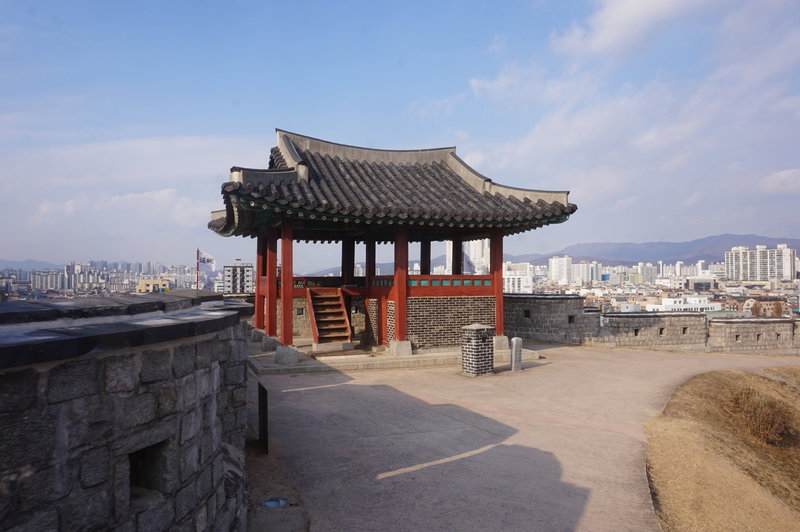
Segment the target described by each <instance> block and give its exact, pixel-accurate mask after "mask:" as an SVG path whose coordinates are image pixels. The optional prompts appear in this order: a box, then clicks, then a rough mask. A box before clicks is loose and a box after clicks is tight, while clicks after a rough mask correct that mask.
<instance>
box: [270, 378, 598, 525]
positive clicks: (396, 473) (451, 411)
mask: <svg viewBox="0 0 800 532" xmlns="http://www.w3.org/2000/svg"><path fill="white" fill-rule="evenodd" d="M409 377H410V378H413V374H412V373H411V372H410V375H409ZM348 381H349V377H347V376H346V375H344V374H341V373H335V372H332V373H326V374H319V375H313V374H306V375H302V376H298V377H292V376H277V375H276V376H269V377H263V378H262V382H265V383H266V384H267V388H268V390H269V430H270V436H271V438H273V441H274V442H275V444H276V445H274V447H275V449H274V453H275V454H277V455H279V456H277V460H279V461H280V462H281V465H282V466H283V467H284V469H285V471H286V474H287V476H288V479H289V480H290V482H291V484H292V485H293V487H294V488H296V490H297V492H298V495H299V497H301V498H302V505H303V507H304V510H305V512H307V517H308V521H307V522H306V523H305V524H304V525H303V526H307V525H308V524H310V529H311V530H556V529H558V530H572V529H575V528H576V526H577V524H578V522H579V520H580V518H581V515H582V514H583V511H584V508H585V505H586V502H587V498H588V495H589V490H588V489H586V488H583V487H579V486H575V485H573V484H570V483H568V482H564V481H563V480H562V478H561V476H562V468H561V465H560V464H559V462H558V460H556V459H555V457H554V456H553V455H552V454H551V453H547V452H543V451H539V450H537V449H534V448H530V447H526V446H521V445H516V444H513V443H509V441H508V440H509V438H512V437H513V436H514V434H515V433H516V430H515V429H513V428H512V427H509V426H507V425H505V424H503V423H499V422H497V421H495V420H493V419H491V418H488V417H486V416H483V415H480V414H477V413H475V412H472V411H470V410H467V409H465V408H462V407H460V406H457V405H452V404H429V403H427V402H425V401H422V400H420V399H418V398H415V397H413V396H410V395H408V394H405V393H403V392H400V391H398V390H397V389H395V388H393V387H390V386H386V385H360V384H359V385H356V384H351V383H348ZM273 511H274V510H273ZM298 523H300V521H298Z"/></svg>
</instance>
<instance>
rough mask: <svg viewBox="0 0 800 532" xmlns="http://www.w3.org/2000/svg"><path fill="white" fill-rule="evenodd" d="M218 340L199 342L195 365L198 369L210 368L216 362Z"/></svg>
mask: <svg viewBox="0 0 800 532" xmlns="http://www.w3.org/2000/svg"><path fill="white" fill-rule="evenodd" d="M215 343H217V341H216V339H214V340H206V341H204V342H199V343H198V344H197V346H196V347H195V358H194V365H195V367H196V368H197V369H203V368H208V367H209V366H211V362H212V360H214V349H215V348H214V345H213V344H215Z"/></svg>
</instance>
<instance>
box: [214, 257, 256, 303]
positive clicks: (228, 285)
mask: <svg viewBox="0 0 800 532" xmlns="http://www.w3.org/2000/svg"><path fill="white" fill-rule="evenodd" d="M222 273H223V279H224V283H225V284H224V288H223V292H224V293H225V294H250V293H252V292H255V287H254V285H253V265H252V264H251V263H243V262H242V259H236V260H235V261H234V264H233V265H232V266H225V267H224V268H223V270H222Z"/></svg>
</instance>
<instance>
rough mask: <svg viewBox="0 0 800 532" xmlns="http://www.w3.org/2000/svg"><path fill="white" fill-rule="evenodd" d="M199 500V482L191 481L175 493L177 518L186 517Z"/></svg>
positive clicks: (178, 519)
mask: <svg viewBox="0 0 800 532" xmlns="http://www.w3.org/2000/svg"><path fill="white" fill-rule="evenodd" d="M198 502H199V501H198V493H197V484H196V483H195V482H194V481H191V482H189V483H188V484H186V485H185V486H184V487H183V488H181V489H180V490H178V492H177V493H176V494H175V520H177V521H180V520H181V519H183V518H184V517H186V516H187V515H188V514H189V512H191V511H192V510H194V509H195V507H196V506H197V504H198Z"/></svg>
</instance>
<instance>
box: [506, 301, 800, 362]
mask: <svg viewBox="0 0 800 532" xmlns="http://www.w3.org/2000/svg"><path fill="white" fill-rule="evenodd" d="M504 318H505V329H506V332H507V333H508V334H510V335H516V336H520V337H522V338H529V339H532V340H538V341H542V342H553V343H567V344H575V345H580V344H588V345H599V346H606V347H628V348H640V349H648V350H665V351H691V352H714V353H759V354H773V355H800V322H799V321H798V320H795V319H793V318H749V319H748V318H717V317H709V316H708V315H706V314H705V313H702V312H626V313H620V312H616V313H608V314H604V315H601V314H600V313H599V311H597V310H596V309H593V308H584V307H583V298H582V297H580V296H574V295H550V294H548V295H543V294H530V295H528V294H514V295H506V296H505V297H504Z"/></svg>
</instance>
